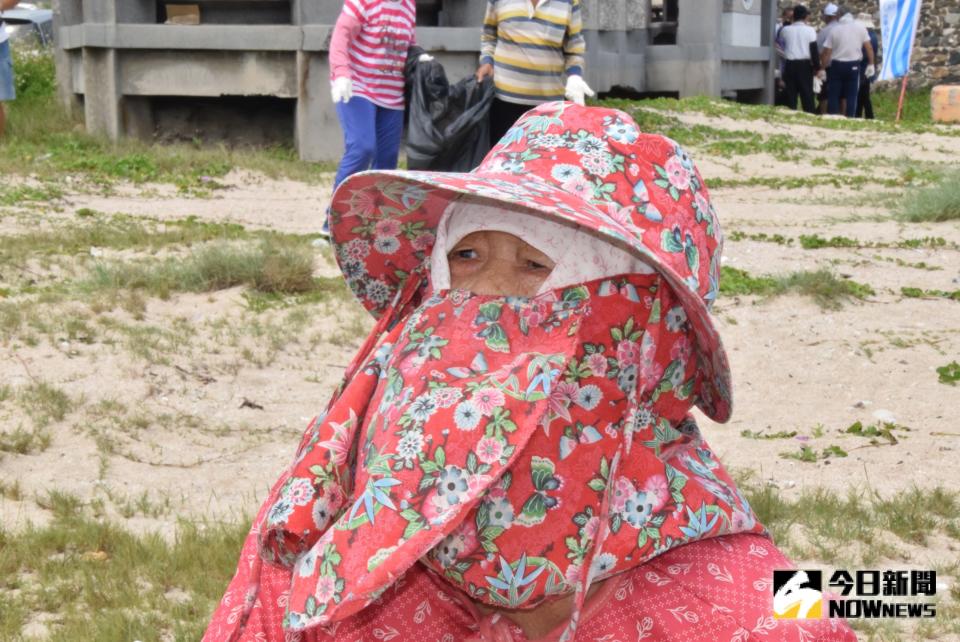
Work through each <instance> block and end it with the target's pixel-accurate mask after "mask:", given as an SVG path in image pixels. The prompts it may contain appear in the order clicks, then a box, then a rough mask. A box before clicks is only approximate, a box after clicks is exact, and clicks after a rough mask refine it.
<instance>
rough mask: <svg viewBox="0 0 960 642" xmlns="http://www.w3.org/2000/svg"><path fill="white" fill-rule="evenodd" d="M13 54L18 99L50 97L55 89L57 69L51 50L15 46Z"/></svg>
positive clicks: (12, 50)
mask: <svg viewBox="0 0 960 642" xmlns="http://www.w3.org/2000/svg"><path fill="white" fill-rule="evenodd" d="M10 51H11V53H12V55H13V68H14V69H16V70H17V73H15V74H14V76H13V78H14V82H15V83H16V88H17V99H18V100H34V99H38V98H52V97H53V96H54V94H55V93H56V91H57V70H56V66H55V64H54V60H53V50H52V48H51V49H39V48H32V47H23V46H19V45H18V46H16V47H11V49H10Z"/></svg>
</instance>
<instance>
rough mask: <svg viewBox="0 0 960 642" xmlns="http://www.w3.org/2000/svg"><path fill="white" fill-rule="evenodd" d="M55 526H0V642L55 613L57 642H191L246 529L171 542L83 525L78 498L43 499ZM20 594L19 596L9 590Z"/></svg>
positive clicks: (191, 529)
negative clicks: (34, 618)
mask: <svg viewBox="0 0 960 642" xmlns="http://www.w3.org/2000/svg"><path fill="white" fill-rule="evenodd" d="M41 501H42V502H43V503H44V504H45V505H47V506H49V507H50V508H51V510H52V511H53V513H54V518H53V520H52V521H51V523H49V524H48V525H45V526H34V525H30V526H28V527H27V528H26V529H24V530H23V531H22V532H17V533H16V534H14V533H10V532H6V531H4V530H2V528H0V578H3V579H0V596H3V597H2V598H0V600H2V601H0V639H17V638H18V636H19V631H20V628H21V627H22V626H23V624H24V623H25V622H26V621H27V618H28V617H29V615H30V614H31V613H38V612H45V613H52V614H54V616H55V617H53V618H51V619H50V621H49V623H48V627H49V634H50V637H51V638H53V639H59V640H98V641H102V642H129V640H134V639H137V640H144V641H147V640H151V641H155V640H161V639H176V640H197V639H199V638H200V637H201V636H202V634H203V630H204V628H205V626H206V623H207V621H208V619H209V617H210V613H211V611H212V610H213V608H214V607H215V606H216V603H217V600H218V599H219V597H220V595H221V594H222V592H223V589H224V587H225V586H226V585H227V583H228V582H229V580H230V577H231V575H232V574H233V571H234V569H235V568H236V559H237V551H239V550H240V547H241V545H242V543H243V538H244V536H245V535H246V533H247V530H248V527H249V522H248V520H246V519H240V520H238V521H236V522H234V523H230V524H189V523H186V522H181V523H180V524H179V525H178V528H177V531H176V536H175V539H174V540H173V541H167V540H165V539H164V538H162V537H160V536H159V535H158V534H156V533H146V534H142V535H141V534H135V533H132V532H129V531H126V530H124V529H122V528H120V527H119V526H117V525H116V524H114V523H111V522H108V521H105V520H103V519H96V518H92V517H88V516H87V515H86V511H85V510H84V507H83V505H82V504H81V503H80V502H79V500H77V499H76V498H72V497H70V496H66V495H60V496H58V497H53V498H50V497H45V498H42V499H41ZM12 589H16V590H12Z"/></svg>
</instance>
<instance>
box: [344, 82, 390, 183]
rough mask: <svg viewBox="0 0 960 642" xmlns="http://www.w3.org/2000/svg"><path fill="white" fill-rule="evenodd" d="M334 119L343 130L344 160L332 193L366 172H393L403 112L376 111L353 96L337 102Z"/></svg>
mask: <svg viewBox="0 0 960 642" xmlns="http://www.w3.org/2000/svg"><path fill="white" fill-rule="evenodd" d="M336 106H337V117H338V118H339V119H340V128H341V129H342V130H343V146H344V152H343V158H341V159H340V166H339V167H338V168H337V177H336V178H335V179H334V183H333V186H334V189H336V187H337V186H338V185H340V183H342V182H343V181H344V179H346V178H347V177H348V176H350V175H352V174H356V173H357V172H362V171H364V170H367V169H396V168H397V155H398V154H399V153H400V136H401V134H402V133H403V110H402V109H386V108H384V107H378V106H377V105H374V104H373V103H372V102H370V101H369V100H367V99H366V98H362V97H360V96H354V97H353V98H351V99H350V100H349V101H348V102H346V103H342V102H338V103H337V104H336Z"/></svg>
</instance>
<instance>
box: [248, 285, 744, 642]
mask: <svg viewBox="0 0 960 642" xmlns="http://www.w3.org/2000/svg"><path fill="white" fill-rule="evenodd" d="M694 346H695V342H694V338H693V333H692V331H691V329H690V327H689V325H688V323H687V321H686V315H685V314H684V312H683V308H682V307H681V306H680V305H679V303H678V302H677V301H676V299H675V298H674V296H673V294H672V292H671V291H670V289H669V288H667V287H665V286H664V285H663V282H662V280H661V279H660V277H659V276H657V275H632V276H629V277H618V278H612V279H602V280H597V281H593V282H590V283H587V284H584V285H580V286H576V287H569V288H565V289H563V290H559V291H553V292H548V293H544V294H542V295H539V296H537V297H536V298H533V299H525V298H517V297H491V296H477V295H473V294H470V293H468V292H465V291H462V290H451V291H447V292H440V293H439V294H438V295H434V296H432V297H430V298H428V299H427V300H425V301H424V302H423V303H422V304H421V305H420V306H419V307H417V308H416V309H415V310H414V311H413V312H412V313H411V314H409V315H408V316H407V317H406V319H405V320H404V321H403V322H402V323H400V324H398V325H397V326H396V327H394V328H393V330H391V331H390V332H388V333H386V334H385V335H384V338H383V339H382V340H381V341H380V343H379V346H378V347H377V348H376V350H375V352H374V354H373V358H371V359H369V360H368V361H366V362H365V363H364V365H363V366H362V367H361V368H358V369H357V370H356V372H355V373H353V374H352V376H351V377H350V378H349V384H348V385H347V386H346V387H345V388H344V389H343V390H342V392H341V394H340V395H339V397H337V398H336V400H335V401H334V402H333V403H332V404H331V407H330V408H329V410H328V412H327V414H326V415H325V416H324V417H323V418H321V419H318V420H317V421H315V422H314V424H313V425H312V427H311V428H310V429H309V430H308V431H307V433H306V435H305V437H304V440H303V441H302V443H301V446H300V449H299V451H298V454H297V458H296V461H295V462H294V465H293V466H292V468H291V470H290V471H289V472H288V474H287V479H286V481H285V483H284V484H283V485H282V486H281V488H280V490H279V492H278V494H277V495H276V496H275V497H274V498H272V500H273V503H272V508H271V510H270V511H269V512H268V514H267V517H266V520H265V523H263V524H262V525H261V529H260V532H261V555H262V556H263V557H264V559H266V560H267V561H270V562H273V563H278V564H283V565H285V566H288V567H292V570H293V582H292V587H291V593H290V596H289V601H288V604H287V614H286V617H285V620H284V627H285V628H287V629H290V630H300V629H305V628H308V627H312V626H315V625H320V624H327V623H331V622H334V621H339V620H342V619H343V618H346V617H348V616H350V615H352V614H354V613H356V612H358V611H360V610H361V609H363V608H364V607H365V606H366V605H367V604H369V603H370V602H371V601H372V600H374V599H375V598H376V597H377V596H378V595H379V594H380V593H381V592H382V591H383V590H384V589H385V588H387V587H388V586H389V585H390V584H392V583H393V582H394V581H396V580H397V579H398V578H399V577H400V576H401V575H402V574H403V573H404V572H405V571H406V570H407V569H408V568H409V567H410V566H411V565H413V564H415V563H417V562H418V561H419V562H421V563H423V564H425V565H426V566H428V567H430V568H431V569H433V570H434V571H436V572H437V573H438V574H440V575H442V576H443V577H444V578H445V579H446V580H447V581H449V582H450V583H452V584H454V585H455V586H457V587H459V588H460V589H461V590H462V591H463V592H464V593H466V594H467V595H469V596H470V597H471V598H472V599H474V600H477V601H480V602H483V603H486V604H488V605H491V606H494V607H500V608H532V607H534V606H536V605H538V604H540V603H541V602H543V601H544V600H545V599H547V598H549V597H551V596H555V595H561V594H568V593H571V592H576V594H577V599H576V601H575V609H574V615H573V617H572V618H571V624H570V627H569V628H568V633H572V632H573V631H575V627H576V620H577V617H578V613H579V610H580V608H581V607H582V604H583V597H584V595H585V593H586V590H587V588H588V586H589V583H590V581H592V580H594V579H597V578H600V579H602V578H604V577H607V576H610V575H612V574H615V573H618V572H621V571H624V570H627V569H629V568H632V567H635V566H637V565H639V564H641V563H643V562H644V561H646V560H648V559H650V558H651V557H654V556H656V555H658V554H659V553H662V552H664V551H666V550H668V549H670V548H672V547H674V546H678V545H680V544H684V543H686V542H689V541H693V540H697V539H702V538H707V537H715V536H717V535H722V534H728V533H735V532H748V531H755V532H760V531H762V527H761V526H760V525H759V524H758V523H757V522H756V519H755V518H754V516H753V513H752V511H751V510H750V507H749V505H748V504H747V502H746V500H745V499H744V497H743V496H742V495H741V494H740V492H739V491H738V490H737V489H736V487H735V486H734V484H733V482H732V481H731V479H730V477H729V475H728V474H727V473H726V471H724V470H723V468H722V467H721V466H720V464H719V462H718V461H717V459H716V458H715V457H714V456H713V454H712V452H711V451H710V449H709V447H708V446H707V445H706V444H705V443H704V442H703V441H702V439H701V438H700V435H699V431H698V430H697V428H696V425H695V424H694V423H693V420H692V418H690V417H689V415H688V414H687V413H688V411H689V409H690V408H691V407H692V406H693V404H694V402H695V400H696V394H697V391H698V388H699V385H700V380H699V376H698V372H699V371H700V368H699V367H698V359H699V356H698V354H697V353H696V352H695V348H694Z"/></svg>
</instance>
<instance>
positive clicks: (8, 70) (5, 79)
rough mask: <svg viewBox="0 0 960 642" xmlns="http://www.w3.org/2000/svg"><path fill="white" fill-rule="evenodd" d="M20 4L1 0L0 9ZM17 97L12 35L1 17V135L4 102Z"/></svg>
mask: <svg viewBox="0 0 960 642" xmlns="http://www.w3.org/2000/svg"><path fill="white" fill-rule="evenodd" d="M18 4H20V0H0V11H6V10H7V9H13V8H14V7H15V6H17V5H18ZM16 97H17V88H16V87H15V86H14V84H13V58H12V57H11V55H10V36H8V35H7V30H6V29H4V27H3V19H2V18H0V137H2V136H3V132H4V131H5V130H6V128H7V113H6V112H5V111H4V108H3V103H5V102H7V101H10V100H13V99H15V98H16Z"/></svg>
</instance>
